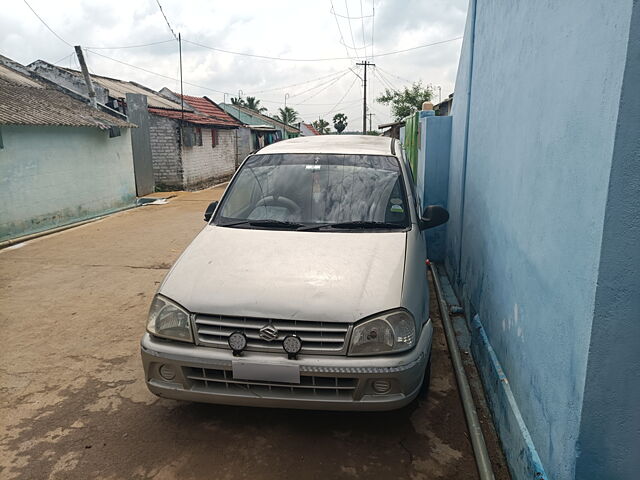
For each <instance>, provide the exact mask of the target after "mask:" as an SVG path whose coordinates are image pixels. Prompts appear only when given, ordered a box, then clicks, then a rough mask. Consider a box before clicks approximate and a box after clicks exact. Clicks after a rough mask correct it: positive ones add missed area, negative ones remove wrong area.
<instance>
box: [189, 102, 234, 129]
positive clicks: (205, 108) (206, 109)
mask: <svg viewBox="0 0 640 480" xmlns="http://www.w3.org/2000/svg"><path fill="white" fill-rule="evenodd" d="M182 98H184V101H185V102H187V103H188V104H189V105H191V106H192V107H193V108H194V109H196V110H197V111H198V112H200V113H201V114H203V115H206V116H207V117H209V118H211V119H213V120H215V121H217V122H218V123H217V124H218V125H226V126H233V127H241V126H242V124H241V123H240V122H238V121H237V120H236V119H235V118H233V117H232V116H231V115H229V114H228V113H227V112H225V111H224V110H223V109H222V108H220V107H219V106H218V105H216V104H215V103H214V102H213V101H212V100H210V99H209V98H207V97H192V96H191V95H183V96H182Z"/></svg>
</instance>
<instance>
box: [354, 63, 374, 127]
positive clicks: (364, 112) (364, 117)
mask: <svg viewBox="0 0 640 480" xmlns="http://www.w3.org/2000/svg"><path fill="white" fill-rule="evenodd" d="M356 65H358V66H360V65H361V66H363V67H364V88H363V90H364V95H363V99H362V134H363V135H366V134H367V67H375V66H376V64H375V63H371V62H368V61H366V60H365V61H364V62H361V63H356Z"/></svg>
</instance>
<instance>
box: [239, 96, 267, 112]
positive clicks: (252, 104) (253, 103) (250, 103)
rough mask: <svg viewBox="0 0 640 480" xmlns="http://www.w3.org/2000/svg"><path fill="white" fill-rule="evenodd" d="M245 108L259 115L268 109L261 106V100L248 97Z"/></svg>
mask: <svg viewBox="0 0 640 480" xmlns="http://www.w3.org/2000/svg"><path fill="white" fill-rule="evenodd" d="M244 106H245V107H247V108H250V109H251V110H253V111H255V112H258V113H262V112H266V111H267V108H266V107H261V106H260V100H258V99H257V98H256V97H247V98H246V100H244Z"/></svg>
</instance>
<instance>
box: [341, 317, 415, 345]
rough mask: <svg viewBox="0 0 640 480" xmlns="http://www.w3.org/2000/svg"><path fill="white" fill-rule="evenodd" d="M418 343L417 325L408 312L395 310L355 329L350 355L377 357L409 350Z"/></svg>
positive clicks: (368, 320)
mask: <svg viewBox="0 0 640 480" xmlns="http://www.w3.org/2000/svg"><path fill="white" fill-rule="evenodd" d="M415 342H416V323H415V321H414V320H413V317H412V316H411V314H410V313H409V312H407V311H406V310H402V309H399V310H393V311H390V312H385V313H381V314H379V315H376V316H375V317H372V318H369V319H367V320H362V321H361V322H359V323H357V324H356V325H355V327H353V332H352V333H351V345H349V355H375V354H381V353H397V352H402V351H404V350H409V349H410V348H412V347H413V346H414V345H415Z"/></svg>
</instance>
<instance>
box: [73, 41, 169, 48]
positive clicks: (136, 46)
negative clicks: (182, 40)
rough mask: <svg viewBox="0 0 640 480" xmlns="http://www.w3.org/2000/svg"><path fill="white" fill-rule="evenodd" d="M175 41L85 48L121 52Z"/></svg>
mask: <svg viewBox="0 0 640 480" xmlns="http://www.w3.org/2000/svg"><path fill="white" fill-rule="evenodd" d="M174 41H175V40H174V39H173V38H170V39H168V40H162V41H160V42H152V43H143V44H141V45H125V46H120V47H85V48H90V49H92V50H123V49H125V48H141V47H150V46H152V45H162V44H163V43H169V42H171V43H173V42H174Z"/></svg>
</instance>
